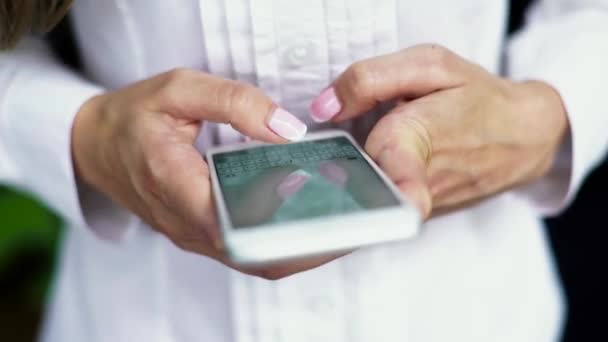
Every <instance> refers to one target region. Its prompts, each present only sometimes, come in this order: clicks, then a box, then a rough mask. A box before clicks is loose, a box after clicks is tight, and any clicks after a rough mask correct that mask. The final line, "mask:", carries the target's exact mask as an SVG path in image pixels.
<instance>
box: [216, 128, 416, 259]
mask: <svg viewBox="0 0 608 342" xmlns="http://www.w3.org/2000/svg"><path fill="white" fill-rule="evenodd" d="M207 162H208V164H209V168H210V171H211V172H210V173H211V181H212V185H213V194H214V198H215V201H216V208H217V214H218V218H219V224H220V226H221V231H222V235H223V239H224V245H225V248H226V252H227V254H228V256H229V257H230V258H231V259H232V260H233V261H234V262H236V263H239V264H260V263H268V262H273V261H278V260H283V259H292V258H300V257H305V256H310V255H318V254H325V253H329V252H337V251H347V250H352V249H356V248H358V247H361V246H366V245H372V244H378V243H383V242H389V241H397V240H402V239H407V238H410V237H413V236H415V235H416V233H417V232H418V231H419V228H420V222H421V215H420V213H419V211H418V210H417V209H416V208H415V207H414V206H413V205H411V204H410V203H408V202H407V201H406V200H405V199H404V198H403V196H402V195H401V193H400V192H399V190H398V189H397V187H396V186H395V185H394V184H393V183H392V182H391V181H390V180H389V179H388V178H387V176H386V175H385V174H384V173H383V172H382V171H381V170H380V168H379V167H378V166H377V165H376V164H375V163H374V162H373V161H372V159H371V158H370V157H369V156H367V155H366V153H365V152H364V151H363V150H362V149H361V148H360V147H359V145H357V143H356V142H355V140H354V139H353V138H352V136H351V135H350V134H348V133H347V132H344V131H339V130H329V131H322V132H317V133H311V134H309V135H307V136H306V138H305V139H303V140H302V141H299V142H294V143H287V144H278V145H277V144H272V145H271V144H264V143H244V144H238V145H232V146H221V147H216V148H212V149H210V150H209V151H208V152H207Z"/></svg>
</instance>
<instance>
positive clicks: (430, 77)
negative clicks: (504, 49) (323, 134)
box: [311, 45, 462, 122]
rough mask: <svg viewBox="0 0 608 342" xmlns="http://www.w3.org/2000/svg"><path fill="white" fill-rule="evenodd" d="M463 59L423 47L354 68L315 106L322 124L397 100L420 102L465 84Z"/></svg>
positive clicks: (316, 117) (314, 112) (314, 113)
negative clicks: (439, 92) (421, 99)
mask: <svg viewBox="0 0 608 342" xmlns="http://www.w3.org/2000/svg"><path fill="white" fill-rule="evenodd" d="M460 62H461V59H460V58H459V57H457V56H456V55H455V54H453V53H452V52H450V51H449V50H447V49H445V48H443V47H440V46H437V45H419V46H414V47H412V48H409V49H405V50H402V51H399V52H395V53H392V54H388V55H384V56H379V57H374V58H370V59H367V60H363V61H359V62H356V63H354V64H353V65H351V66H350V67H349V68H348V69H346V71H345V72H344V73H343V74H342V75H340V77H338V79H336V80H335V81H334V82H333V84H332V86H331V87H330V88H327V89H326V90H325V91H323V92H322V93H321V94H320V95H319V96H318V97H317V98H315V100H314V101H313V103H312V105H311V117H312V118H313V119H314V120H315V121H318V122H323V121H328V120H332V119H333V120H334V121H344V120H348V119H352V118H353V117H356V116H358V115H361V114H363V113H365V112H367V111H369V110H371V109H373V108H374V107H375V106H376V105H377V104H378V103H380V102H383V101H388V100H393V99H403V98H418V97H422V96H425V95H428V94H430V93H432V92H435V91H438V90H442V89H447V88H452V87H455V86H457V85H459V84H460V83H461V79H460V76H459V72H458V71H459V70H460V69H461V68H462V64H461V63H460Z"/></svg>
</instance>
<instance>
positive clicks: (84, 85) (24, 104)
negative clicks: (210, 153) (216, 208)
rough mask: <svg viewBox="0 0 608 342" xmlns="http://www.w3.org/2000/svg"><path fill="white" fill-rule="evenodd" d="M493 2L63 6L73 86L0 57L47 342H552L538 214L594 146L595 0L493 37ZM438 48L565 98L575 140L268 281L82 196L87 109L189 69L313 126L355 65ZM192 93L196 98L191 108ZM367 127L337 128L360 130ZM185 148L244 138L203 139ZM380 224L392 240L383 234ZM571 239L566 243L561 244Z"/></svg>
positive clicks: (248, 0) (7, 135)
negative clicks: (539, 167) (47, 259)
mask: <svg viewBox="0 0 608 342" xmlns="http://www.w3.org/2000/svg"><path fill="white" fill-rule="evenodd" d="M507 5H508V4H507V2H506V1H504V0H459V1H455V0H425V1H413V0H375V1H372V0H348V1H346V0H308V1H295V0H294V1H289V0H225V1H221V0H200V1H197V0H175V1H162V0H105V1H99V0H97V1H95V0H77V1H76V3H75V6H74V9H73V13H72V19H73V22H74V24H75V30H76V34H77V38H78V41H79V45H80V52H81V54H82V57H83V60H84V62H85V73H84V74H83V75H77V74H75V73H74V72H72V71H70V70H68V69H67V68H65V67H64V66H62V65H60V64H59V63H58V62H56V61H55V60H54V59H53V58H52V56H51V55H50V54H49V53H48V51H47V49H46V48H45V47H44V46H43V44H42V41H41V40H39V39H35V38H30V39H27V40H25V41H24V42H23V43H22V44H21V45H20V46H19V47H18V49H16V50H13V51H10V52H3V53H1V54H0V182H5V183H9V184H13V185H16V186H20V187H22V188H24V189H26V190H29V191H31V192H33V193H34V194H36V195H37V196H39V197H40V198H41V199H42V200H44V201H45V202H46V203H48V205H49V206H51V207H52V208H53V209H55V210H57V211H58V212H59V213H60V214H62V215H63V216H64V217H65V219H66V222H67V225H68V226H69V227H70V229H69V230H68V231H67V233H66V236H65V241H64V245H63V252H62V255H61V260H60V264H59V272H58V276H57V282H56V285H55V287H54V292H53V296H52V300H51V303H50V305H49V310H48V315H47V320H46V324H45V328H44V329H43V333H42V339H43V340H44V341H59V342H69V341H91V342H98V341H115V342H121V341H124V342H126V341H159V342H169V341H214V342H299V341H302V342H304V341H328V342H329V341H331V342H359V341H361V342H379V341H381V342H391V341H399V342H405V341H424V342H429V341H467V342H473V341H480V342H481V341H483V342H486V341H509V342H512V341H534V342H538V341H552V340H555V339H557V337H558V336H559V333H560V327H561V323H562V319H563V317H564V303H563V297H562V294H561V289H560V285H559V280H558V278H557V276H556V271H555V268H554V266H553V264H552V258H551V255H550V254H551V253H550V251H549V249H548V246H547V241H546V238H545V235H544V231H543V227H542V223H541V220H540V216H541V215H542V214H543V213H550V212H556V211H558V210H560V209H561V208H563V206H564V205H565V204H566V203H567V202H568V201H569V200H570V199H571V198H572V197H573V196H574V194H575V193H576V189H577V188H578V186H579V184H580V183H581V181H582V179H583V178H584V177H585V175H586V174H587V173H588V172H589V170H591V169H592V168H593V167H594V166H595V165H596V164H597V162H598V161H599V160H600V159H601V158H602V156H603V154H604V152H605V151H606V148H607V146H608V135H607V134H606V133H605V132H606V129H607V128H608V108H607V105H606V103H605V102H602V100H603V99H604V98H605V89H606V88H605V86H604V82H605V80H606V79H608V67H607V64H606V61H607V60H608V38H607V37H608V35H607V33H608V1H602V0H596V1H593V0H586V1H580V0H545V1H538V2H537V3H536V5H535V6H534V7H533V9H532V10H531V11H530V13H529V16H528V25H527V26H526V28H525V30H523V31H522V32H521V33H520V34H519V35H518V36H517V37H516V38H515V39H514V40H511V41H508V42H507V41H506V39H505V32H504V31H505V18H506V16H507V13H508V6H507ZM425 42H434V43H438V44H441V45H444V46H447V47H448V48H450V49H452V50H453V51H455V52H456V53H458V54H460V55H462V56H464V57H466V58H468V59H470V60H472V61H474V62H476V63H479V64H481V65H482V66H484V67H485V68H487V69H489V70H491V71H493V72H495V73H499V72H502V73H504V74H506V75H507V76H509V77H511V78H514V79H527V78H532V79H540V80H545V81H547V82H549V83H551V84H552V85H554V86H555V87H556V88H557V89H558V90H559V91H560V92H561V94H562V96H563V99H564V104H565V105H566V107H567V109H568V113H569V118H570V123H571V136H570V139H569V140H568V142H567V143H566V144H565V145H564V148H563V149H562V154H561V155H560V158H559V160H558V162H557V163H556V165H555V167H554V169H553V170H552V172H551V173H550V174H549V175H548V176H547V177H545V178H544V179H543V180H541V181H539V182H538V183H536V184H534V185H531V186H528V187H526V188H525V189H521V190H518V191H512V192H509V193H505V194H503V195H500V196H496V197H494V198H493V199H490V200H487V201H485V202H484V203H482V204H481V205H478V206H476V207H473V208H469V209H466V210H462V211H459V212H456V213H453V214H450V215H447V216H443V217H440V218H437V219H433V220H431V221H430V222H429V223H428V224H426V225H425V227H424V229H423V232H422V234H421V235H420V236H419V237H417V238H416V239H413V240H410V241H406V242H402V243H396V244H391V245H384V246H377V247H371V248H362V249H360V250H358V251H356V252H354V253H352V254H350V255H348V256H345V257H343V258H341V259H339V260H336V261H334V262H331V263H329V264H326V265H324V266H322V267H319V268H317V269H314V270H311V271H308V272H304V273H301V274H297V275H295V276H292V277H289V278H286V279H283V280H280V281H274V282H273V281H266V280H262V279H259V278H254V277H251V276H246V275H243V274H240V273H237V272H235V271H232V270H230V269H228V268H226V267H225V266H223V265H220V264H219V263H217V262H215V261H213V260H210V259H208V258H206V257H202V256H199V255H195V254H191V253H187V252H184V251H182V250H180V249H178V248H177V247H175V246H174V245H173V244H171V243H170V242H169V241H168V239H167V238H165V237H164V236H162V235H159V234H158V233H156V232H154V231H153V230H151V229H150V228H149V227H147V226H146V225H145V224H143V223H142V222H141V221H140V220H138V219H137V218H136V217H134V216H133V215H131V214H130V213H128V212H127V211H125V210H123V209H120V208H117V207H115V206H114V205H112V204H111V203H109V202H108V200H107V199H105V198H103V197H101V196H100V195H99V194H98V193H96V192H94V191H92V190H91V189H86V188H85V187H84V186H82V185H78V184H77V181H76V180H75V179H74V175H73V171H72V161H71V155H70V129H71V125H72V121H73V118H74V115H75V114H76V112H77V110H78V108H79V107H80V105H82V103H83V102H84V101H85V100H86V99H88V98H89V97H90V96H92V95H94V94H97V93H99V92H101V91H104V90H106V89H115V88H118V87H121V86H124V85H127V84H130V83H132V82H134V81H137V80H140V79H143V78H147V77H150V76H152V75H154V74H157V73H160V72H163V71H166V70H169V69H172V68H175V67H190V68H195V69H200V70H204V71H207V72H210V73H214V74H217V75H221V76H224V77H227V78H233V79H238V80H242V81H244V82H249V83H253V84H256V85H258V86H259V87H261V88H262V89H263V90H264V91H265V92H266V93H268V94H269V95H270V96H271V97H272V98H273V99H274V100H275V101H277V103H279V104H281V105H282V106H284V107H285V108H286V109H288V110H289V111H290V112H292V113H299V115H300V118H301V119H303V120H304V121H305V122H306V123H307V124H309V127H310V128H313V129H319V128H322V127H319V126H318V125H316V124H315V123H314V122H312V121H311V120H310V119H309V117H308V107H309V104H310V102H311V99H312V98H313V97H314V96H315V95H317V94H318V93H319V92H320V91H321V90H322V89H323V88H324V87H326V86H327V85H328V84H329V83H330V82H331V80H332V79H334V78H336V77H337V76H338V75H339V74H340V73H341V72H342V71H343V70H344V69H345V68H346V67H347V66H348V65H350V64H351V63H352V62H354V61H357V60H360V59H363V58H367V57H370V56H374V55H378V54H384V53H388V52H392V51H395V50H397V49H401V48H404V47H408V46H411V45H414V44H417V43H425ZM201 96H204V94H201ZM372 119H373V117H372V116H371V115H370V116H368V117H367V118H364V119H362V120H361V121H359V122H357V123H355V124H347V125H345V128H348V129H351V130H353V131H355V133H364V132H365V131H366V130H367V129H368V128H369V126H370V124H371V123H372V121H373V120H372ZM205 127H206V128H205V129H204V130H203V131H202V132H201V135H200V138H199V140H198V147H199V148H200V149H201V150H204V149H205V148H206V147H207V146H209V145H210V144H216V143H222V144H223V143H228V142H232V141H237V140H241V139H243V137H241V136H240V135H239V134H238V133H236V132H235V131H234V130H232V129H231V128H230V127H228V126H224V125H208V126H207V125H206V126H205ZM395 224H399V223H398V222H395ZM573 229H575V227H573Z"/></svg>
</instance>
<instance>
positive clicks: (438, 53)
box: [419, 44, 453, 73]
mask: <svg viewBox="0 0 608 342" xmlns="http://www.w3.org/2000/svg"><path fill="white" fill-rule="evenodd" d="M419 51H420V52H421V55H420V58H421V59H422V61H421V62H422V64H424V65H426V66H427V67H428V68H429V69H431V71H432V72H434V73H444V72H445V71H446V70H449V69H450V68H451V65H452V60H453V55H452V52H451V51H450V50H448V49H447V48H445V47H443V46H441V45H437V44H425V45H421V46H420V50H419Z"/></svg>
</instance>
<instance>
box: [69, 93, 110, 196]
mask: <svg viewBox="0 0 608 342" xmlns="http://www.w3.org/2000/svg"><path fill="white" fill-rule="evenodd" d="M101 97H102V96H94V97H92V98H90V99H88V100H87V101H85V103H83V105H82V106H81V107H80V109H79V110H78V113H76V116H75V118H74V123H73V125H72V143H71V148H72V160H73V165H74V173H75V175H76V178H78V179H79V180H80V181H82V182H84V183H86V184H87V185H90V186H95V184H96V183H97V180H98V179H100V175H99V173H100V172H101V171H102V170H103V169H104V168H103V165H102V163H101V162H100V161H99V160H100V159H101V158H99V157H100V156H102V155H103V154H102V153H101V151H100V148H101V147H102V146H103V142H102V140H101V139H100V138H99V135H100V134H101V131H103V127H102V120H100V112H101V110H100V107H101Z"/></svg>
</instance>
